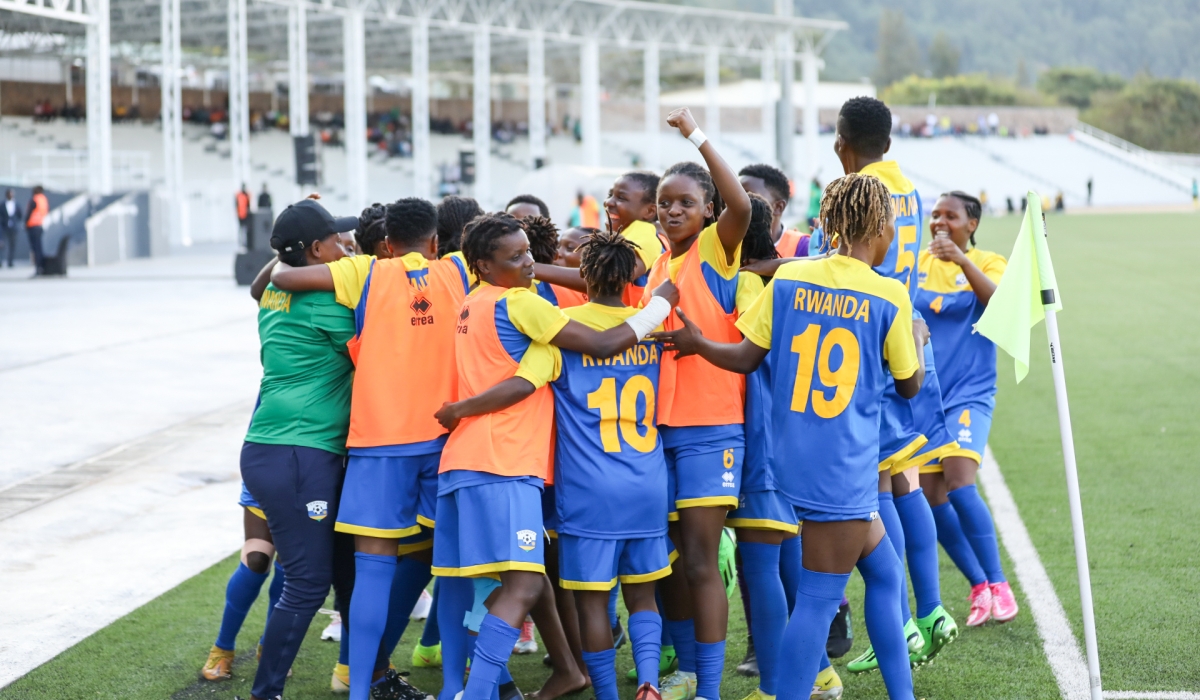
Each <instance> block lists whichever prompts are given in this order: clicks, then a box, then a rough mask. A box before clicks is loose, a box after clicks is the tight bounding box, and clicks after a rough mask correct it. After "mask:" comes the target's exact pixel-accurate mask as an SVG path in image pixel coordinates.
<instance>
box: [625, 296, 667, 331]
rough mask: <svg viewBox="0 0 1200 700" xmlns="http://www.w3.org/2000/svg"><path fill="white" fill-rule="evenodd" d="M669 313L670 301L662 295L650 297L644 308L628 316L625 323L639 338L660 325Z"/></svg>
mask: <svg viewBox="0 0 1200 700" xmlns="http://www.w3.org/2000/svg"><path fill="white" fill-rule="evenodd" d="M670 315H671V302H669V301H667V300H666V299H664V298H663V297H650V303H648V304H646V308H644V309H642V310H641V311H639V312H637V313H636V314H634V315H633V316H630V317H629V318H628V319H626V320H625V323H627V324H628V325H629V327H630V328H632V329H633V332H634V334H636V335H637V339H638V340H641V339H642V338H645V337H646V334H647V333H649V332H651V331H653V330H654V329H655V328H658V327H659V326H661V325H662V322H663V321H666V320H667V316H670Z"/></svg>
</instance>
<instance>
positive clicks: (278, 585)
mask: <svg viewBox="0 0 1200 700" xmlns="http://www.w3.org/2000/svg"><path fill="white" fill-rule="evenodd" d="M285 581H287V576H285V575H284V573H283V567H282V566H280V565H279V560H275V575H274V576H272V577H271V586H270V587H269V588H267V601H268V603H269V604H268V606H267V619H268V620H270V619H271V613H273V612H275V604H276V603H278V602H279V599H280V598H281V597H282V596H283V584H284V582H285Z"/></svg>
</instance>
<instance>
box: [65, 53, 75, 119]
mask: <svg viewBox="0 0 1200 700" xmlns="http://www.w3.org/2000/svg"><path fill="white" fill-rule="evenodd" d="M74 65H75V59H73V58H68V59H67V61H66V63H65V64H64V71H63V78H64V80H63V82H64V83H66V93H65V95H64V96H65V98H66V102H67V106H68V107H74V106H75V83H74V80H75V75H74V70H75V68H74Z"/></svg>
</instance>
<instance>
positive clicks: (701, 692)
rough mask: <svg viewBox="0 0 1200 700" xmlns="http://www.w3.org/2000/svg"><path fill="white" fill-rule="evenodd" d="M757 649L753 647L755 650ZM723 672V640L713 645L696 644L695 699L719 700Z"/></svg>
mask: <svg viewBox="0 0 1200 700" xmlns="http://www.w3.org/2000/svg"><path fill="white" fill-rule="evenodd" d="M757 648H758V647H757V646H755V649H757ZM724 671H725V640H724V639H722V640H721V641H719V642H715V643H713V644H705V643H703V642H696V698H697V699H699V698H705V700H720V698H721V675H722V673H723V672H724Z"/></svg>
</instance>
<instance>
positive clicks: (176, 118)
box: [160, 0, 191, 245]
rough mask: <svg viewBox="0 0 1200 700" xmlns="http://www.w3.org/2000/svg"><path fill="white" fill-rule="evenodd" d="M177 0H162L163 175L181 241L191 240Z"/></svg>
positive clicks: (171, 224) (170, 221) (171, 222)
mask: <svg viewBox="0 0 1200 700" xmlns="http://www.w3.org/2000/svg"><path fill="white" fill-rule="evenodd" d="M179 4H180V0H163V2H162V19H161V30H162V105H161V109H160V112H161V114H160V116H161V117H162V132H163V172H164V175H165V176H166V178H165V179H166V188H165V189H166V200H167V201H166V212H165V214H166V215H165V217H164V218H165V220H166V225H167V227H168V228H169V229H170V233H171V234H175V235H177V236H178V240H179V241H180V242H181V243H182V244H183V245H190V244H191V236H190V235H189V232H188V221H187V214H186V212H185V210H184V203H183V197H182V190H183V93H182V91H181V90H180V84H179V83H180V81H179V73H180V70H181V69H182V67H181V65H180V54H181V47H180V40H179V36H180V34H179Z"/></svg>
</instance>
